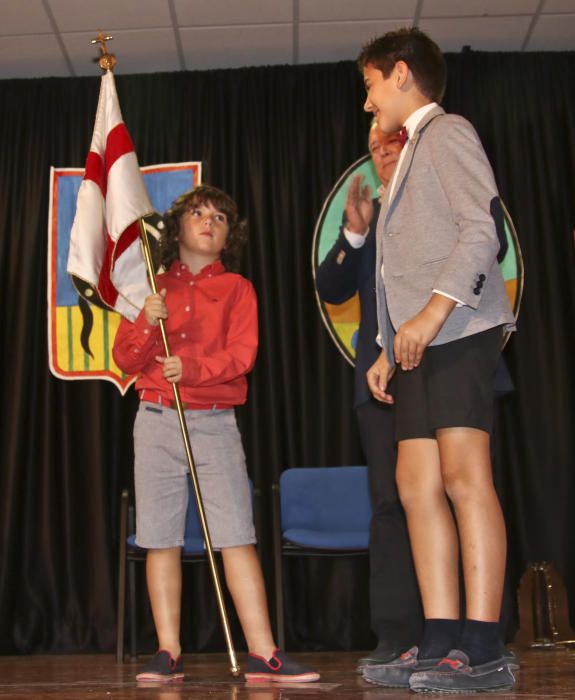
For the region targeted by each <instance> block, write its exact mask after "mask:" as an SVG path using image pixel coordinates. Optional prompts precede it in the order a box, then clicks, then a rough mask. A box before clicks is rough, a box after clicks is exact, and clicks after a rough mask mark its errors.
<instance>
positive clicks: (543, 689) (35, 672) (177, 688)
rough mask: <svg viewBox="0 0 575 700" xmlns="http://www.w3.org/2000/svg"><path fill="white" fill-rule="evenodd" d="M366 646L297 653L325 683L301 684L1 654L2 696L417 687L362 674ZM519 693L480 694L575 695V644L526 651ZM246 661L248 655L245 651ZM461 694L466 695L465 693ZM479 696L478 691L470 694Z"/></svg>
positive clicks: (195, 661)
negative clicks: (140, 674)
mask: <svg viewBox="0 0 575 700" xmlns="http://www.w3.org/2000/svg"><path fill="white" fill-rule="evenodd" d="M359 656H360V654H358V653H355V652H354V653H341V652H334V653H315V654H294V657H296V658H299V659H301V660H302V661H303V662H305V663H307V664H309V665H310V666H313V667H314V668H317V669H318V670H319V671H320V672H321V674H322V679H321V682H320V683H313V684H308V685H297V686H295V685H294V686H285V685H284V686H282V687H279V686H275V687H272V686H269V685H262V684H257V685H248V684H246V683H245V682H243V680H241V679H234V678H232V677H231V676H230V675H229V673H228V665H227V657H226V656H225V655H222V654H202V655H187V656H184V663H185V671H186V674H187V675H186V678H185V680H184V681H183V682H181V683H174V684H169V685H164V686H152V685H151V684H146V685H145V686H138V684H137V683H136V681H135V680H134V676H135V672H136V669H138V668H139V666H140V665H141V664H136V663H131V662H128V663H125V664H123V665H118V664H116V663H115V660H114V658H113V657H112V656H111V655H98V656H95V655H91V656H88V655H86V656H84V655H78V656H19V657H8V656H4V657H0V699H1V700H5V699H6V698H10V699H11V700H12V699H14V700H20V699H22V700H23V699H24V698H26V699H30V698H34V700H45V699H48V698H50V699H52V700H54V699H55V698H59V699H60V698H61V699H62V700H83V699H84V698H85V699H90V700H125V699H126V698H138V700H186V699H188V698H189V699H190V700H198V699H201V700H311V698H317V699H318V700H319V699H324V698H325V699H326V700H327V698H335V699H338V698H341V699H342V700H352V699H358V700H359V699H361V700H377V699H378V698H381V699H382V700H395V699H396V698H397V699H400V698H402V699H404V698H407V697H421V696H416V695H411V694H410V693H409V691H400V690H384V689H379V688H376V687H375V686H371V685H369V684H367V683H365V682H364V681H363V680H362V679H361V678H360V677H358V676H356V675H355V674H354V666H355V662H356V660H357V658H358V657H359ZM521 659H522V667H521V671H520V672H519V674H518V683H517V686H516V688H515V690H514V691H513V692H510V693H498V694H497V695H496V696H494V695H493V694H486V695H483V694H476V695H473V696H472V697H474V698H477V700H479V699H480V698H494V697H499V698H502V699H505V700H511V699H512V698H517V699H518V700H519V699H520V700H535V699H537V698H546V699H555V698H556V699H561V700H567V698H569V699H570V700H571V699H573V698H575V650H561V651H526V652H523V653H522V654H521ZM239 660H240V663H241V662H242V660H243V658H242V656H241V655H240V659H239ZM458 697H464V696H462V695H459V696H458ZM470 697H471V696H470Z"/></svg>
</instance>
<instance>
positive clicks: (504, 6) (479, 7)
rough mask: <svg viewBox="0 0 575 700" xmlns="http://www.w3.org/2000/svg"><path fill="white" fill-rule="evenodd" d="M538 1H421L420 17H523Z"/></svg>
mask: <svg viewBox="0 0 575 700" xmlns="http://www.w3.org/2000/svg"><path fill="white" fill-rule="evenodd" d="M538 4H539V0H423V8H422V11H421V16H422V17H482V16H484V15H485V16H488V15H525V14H533V12H535V11H536V10H537V5H538Z"/></svg>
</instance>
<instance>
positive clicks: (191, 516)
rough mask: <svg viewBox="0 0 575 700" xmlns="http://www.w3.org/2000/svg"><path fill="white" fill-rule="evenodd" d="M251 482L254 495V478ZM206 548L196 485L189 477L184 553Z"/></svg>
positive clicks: (196, 552) (198, 552) (251, 493)
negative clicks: (195, 491)
mask: <svg viewBox="0 0 575 700" xmlns="http://www.w3.org/2000/svg"><path fill="white" fill-rule="evenodd" d="M249 483H250V495H251V497H252V506H253V496H254V486H253V483H252V480H251V479H250V480H249ZM204 549H205V544H204V535H203V532H202V526H201V524H200V516H199V515H198V506H197V504H196V497H195V495H194V487H193V486H192V479H191V477H188V510H187V512H186V531H185V534H184V554H200V553H201V552H203V551H204Z"/></svg>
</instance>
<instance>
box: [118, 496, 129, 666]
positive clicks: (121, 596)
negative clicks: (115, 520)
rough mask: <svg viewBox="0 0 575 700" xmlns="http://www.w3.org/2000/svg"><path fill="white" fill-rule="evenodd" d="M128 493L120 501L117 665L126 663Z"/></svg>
mask: <svg viewBox="0 0 575 700" xmlns="http://www.w3.org/2000/svg"><path fill="white" fill-rule="evenodd" d="M127 530H128V492H127V491H126V490H124V491H122V496H121V501H120V542H119V553H118V607H117V618H116V663H118V664H121V663H123V661H124V639H125V629H126V538H127V536H128V532H127Z"/></svg>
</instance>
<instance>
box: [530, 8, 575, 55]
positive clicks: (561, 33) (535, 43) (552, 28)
mask: <svg viewBox="0 0 575 700" xmlns="http://www.w3.org/2000/svg"><path fill="white" fill-rule="evenodd" d="M527 48H528V50H529V51H550V50H553V51H573V49H575V14H574V15H545V16H543V17H541V18H540V19H539V22H537V25H536V27H535V29H534V30H533V34H532V35H531V37H530V39H529V43H528V45H527Z"/></svg>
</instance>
